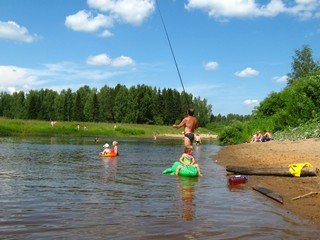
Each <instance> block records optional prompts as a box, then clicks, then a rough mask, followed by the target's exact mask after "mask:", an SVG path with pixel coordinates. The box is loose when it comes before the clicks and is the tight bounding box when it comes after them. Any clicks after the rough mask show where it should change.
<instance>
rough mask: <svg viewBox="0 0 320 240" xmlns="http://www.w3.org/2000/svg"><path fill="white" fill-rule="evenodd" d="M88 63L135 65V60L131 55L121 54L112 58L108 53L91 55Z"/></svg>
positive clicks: (120, 65) (119, 65) (121, 65)
mask: <svg viewBox="0 0 320 240" xmlns="http://www.w3.org/2000/svg"><path fill="white" fill-rule="evenodd" d="M87 64H88V65H96V66H98V65H110V66H113V67H125V66H134V65H135V62H134V60H132V59H131V58H130V57H126V56H120V57H117V58H115V59H111V58H110V57H109V56H108V55H107V54H99V55H96V56H89V57H88V59H87Z"/></svg>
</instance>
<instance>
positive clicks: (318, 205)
mask: <svg viewBox="0 0 320 240" xmlns="http://www.w3.org/2000/svg"><path fill="white" fill-rule="evenodd" d="M213 159H214V161H216V162H217V163H218V164H220V165H222V166H228V165H234V166H252V167H267V168H273V167H274V168H288V165H289V164H293V163H304V162H309V163H311V164H312V166H313V167H316V168H320V139H318V138H317V139H307V140H300V141H270V142H264V143H247V144H239V145H232V146H227V147H223V148H222V149H221V150H220V151H219V153H218V154H217V155H215V156H213ZM226 173H227V172H226ZM246 185H247V186H248V187H249V188H251V187H252V186H253V185H262V186H263V187H266V188H268V189H270V190H272V191H274V192H277V193H279V194H280V195H281V196H282V197H283V201H284V202H283V204H281V203H277V204H279V206H281V207H283V208H284V209H286V210H287V211H288V212H290V213H294V214H296V215H298V216H300V217H302V218H304V219H306V220H308V221H310V224H315V225H317V226H319V227H320V177H319V176H314V177H293V176H292V177H279V176H257V175H250V176H249V181H248V182H247V184H246ZM310 193H312V194H310ZM257 194H260V193H258V192H257ZM305 194H310V195H308V196H306V197H301V196H303V195H305ZM296 197H301V198H299V199H296V200H293V198H296ZM266 200H268V201H269V200H270V201H273V200H272V199H270V198H268V197H266Z"/></svg>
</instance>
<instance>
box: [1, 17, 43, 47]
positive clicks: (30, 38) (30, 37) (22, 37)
mask: <svg viewBox="0 0 320 240" xmlns="http://www.w3.org/2000/svg"><path fill="white" fill-rule="evenodd" d="M0 38H2V39H9V40H15V41H19V42H25V43H31V42H34V41H35V40H37V39H38V38H39V37H38V36H37V35H36V34H30V33H29V31H28V29H27V28H25V27H22V26H19V25H18V24H17V23H15V22H13V21H8V22H1V21H0Z"/></svg>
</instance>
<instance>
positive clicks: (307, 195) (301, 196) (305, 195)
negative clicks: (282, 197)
mask: <svg viewBox="0 0 320 240" xmlns="http://www.w3.org/2000/svg"><path fill="white" fill-rule="evenodd" d="M317 194H320V192H309V193H307V194H304V195H300V196H298V197H294V198H291V200H297V199H300V198H305V197H309V196H313V195H317Z"/></svg>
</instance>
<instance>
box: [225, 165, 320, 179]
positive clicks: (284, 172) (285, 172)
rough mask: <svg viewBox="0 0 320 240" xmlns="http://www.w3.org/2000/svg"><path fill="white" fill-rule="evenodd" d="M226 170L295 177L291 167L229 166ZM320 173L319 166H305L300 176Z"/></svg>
mask: <svg viewBox="0 0 320 240" xmlns="http://www.w3.org/2000/svg"><path fill="white" fill-rule="evenodd" d="M226 170H227V171H228V172H233V173H234V174H244V175H264V176H283V177H293V175H292V174H291V173H290V172H289V168H269V167H268V168H267V167H265V168H259V167H243V166H227V167H226ZM318 175H319V169H318V168H315V167H305V168H303V169H302V170H301V174H300V177H312V176H318Z"/></svg>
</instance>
